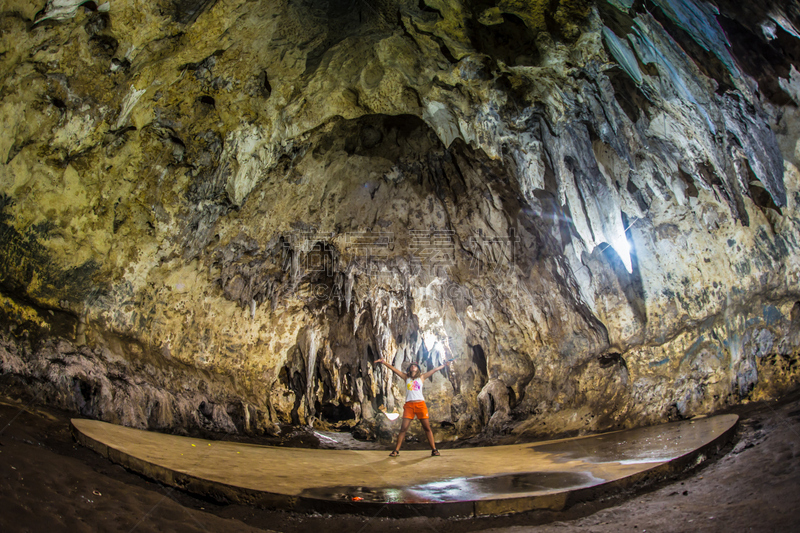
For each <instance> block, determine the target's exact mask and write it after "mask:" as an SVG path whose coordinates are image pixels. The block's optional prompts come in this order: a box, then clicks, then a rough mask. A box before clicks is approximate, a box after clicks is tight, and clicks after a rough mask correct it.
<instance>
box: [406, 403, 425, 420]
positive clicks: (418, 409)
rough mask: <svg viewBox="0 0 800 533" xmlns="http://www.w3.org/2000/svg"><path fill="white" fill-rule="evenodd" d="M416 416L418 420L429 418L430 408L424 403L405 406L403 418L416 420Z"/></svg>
mask: <svg viewBox="0 0 800 533" xmlns="http://www.w3.org/2000/svg"><path fill="white" fill-rule="evenodd" d="M414 415H416V416H417V418H428V406H427V405H425V402H424V401H422V400H420V401H418V402H406V403H405V404H404V405H403V418H410V419H411V420H414Z"/></svg>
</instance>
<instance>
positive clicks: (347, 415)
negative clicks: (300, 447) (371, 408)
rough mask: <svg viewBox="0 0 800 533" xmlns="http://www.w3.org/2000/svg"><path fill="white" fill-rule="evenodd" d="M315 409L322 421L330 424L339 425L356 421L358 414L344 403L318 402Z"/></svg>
mask: <svg viewBox="0 0 800 533" xmlns="http://www.w3.org/2000/svg"><path fill="white" fill-rule="evenodd" d="M315 408H316V409H315V410H316V411H317V414H318V415H319V417H320V419H321V420H322V421H323V422H327V423H329V424H339V423H341V422H349V421H352V420H355V419H356V412H355V411H354V410H353V408H352V407H350V406H349V405H345V404H343V403H338V404H337V403H333V402H326V403H320V402H316V404H315Z"/></svg>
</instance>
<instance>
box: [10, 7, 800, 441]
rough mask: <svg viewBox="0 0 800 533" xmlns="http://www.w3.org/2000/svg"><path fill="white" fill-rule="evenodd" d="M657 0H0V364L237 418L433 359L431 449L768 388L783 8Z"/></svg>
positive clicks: (67, 400)
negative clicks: (447, 367) (82, 0)
mask: <svg viewBox="0 0 800 533" xmlns="http://www.w3.org/2000/svg"><path fill="white" fill-rule="evenodd" d="M655 3H656V4H657V5H658V6H659V8H658V9H655V10H653V9H650V10H644V9H642V8H641V6H640V5H639V4H640V3H638V2H630V1H626V0H614V1H613V2H609V1H606V0H598V2H597V3H596V4H595V3H592V2H589V1H585V0H561V1H559V2H551V1H549V0H548V1H544V0H541V1H538V0H534V1H530V2H515V1H511V0H508V1H506V0H502V1H495V2H492V1H486V2H477V1H475V2H458V1H455V0H451V1H447V0H421V1H402V0H394V1H393V0H382V1H380V2H350V1H339V0H332V1H329V2H317V1H312V0H301V1H299V2H291V3H289V2H242V1H236V0H234V1H229V2H226V1H222V0H219V1H208V0H194V1H193V0H175V1H166V0H162V1H160V2H147V3H144V4H142V3H134V2H128V1H126V0H119V1H114V2H112V3H111V4H103V5H100V6H99V7H97V8H96V9H95V8H94V7H92V8H86V7H79V5H80V4H78V3H75V2H69V1H66V0H65V1H60V0H59V1H52V2H49V3H47V5H46V6H45V7H44V8H43V9H41V11H38V12H37V11H36V9H37V8H34V7H31V6H30V5H29V4H28V3H26V2H21V1H17V2H15V1H13V0H12V1H11V2H10V3H7V6H8V7H7V8H6V9H7V11H5V12H4V13H2V14H1V15H0V30H1V33H0V39H2V41H0V47H2V48H1V49H0V76H2V79H3V83H2V93H0V96H1V97H2V99H1V100H0V116H2V121H3V134H2V136H0V186H2V191H0V192H1V193H2V197H0V199H1V200H2V202H1V206H2V211H1V212H0V224H1V225H2V228H0V237H1V238H2V252H0V253H2V256H1V257H2V262H3V270H2V274H0V275H2V283H1V284H0V296H1V297H2V305H1V306H0V309H2V315H3V324H4V325H3V329H2V339H1V340H0V365H2V371H3V373H4V376H3V379H4V380H6V381H7V382H16V383H18V384H19V385H20V386H22V387H26V388H28V389H30V390H31V391H32V392H33V393H34V394H38V395H39V397H40V398H42V399H44V400H45V401H48V402H51V403H54V404H58V405H61V406H64V407H67V408H71V409H77V410H80V411H82V412H83V413H84V414H87V415H91V416H97V417H100V418H103V419H106V420H111V421H117V422H121V423H124V424H128V425H133V426H138V427H153V428H161V429H171V430H174V431H182V430H191V429H194V428H206V429H215V430H223V431H247V432H254V433H262V432H265V431H266V432H274V431H276V425H277V424H279V423H296V424H305V423H310V422H313V421H315V420H316V421H320V420H321V421H323V422H339V421H351V422H352V423H357V422H358V423H364V424H365V427H372V426H371V421H372V420H374V418H375V416H376V414H377V409H378V408H379V407H381V406H383V407H385V408H386V409H388V410H390V411H391V410H392V409H395V408H397V407H399V405H400V403H401V402H402V400H403V391H402V390H401V388H399V385H400V384H399V382H398V381H396V380H394V379H393V378H392V377H391V376H390V375H389V374H388V373H387V372H386V371H385V369H381V370H375V368H374V367H373V364H372V361H373V360H375V359H377V358H379V357H383V358H385V359H387V360H389V361H391V362H393V363H394V364H395V365H396V366H402V367H404V366H405V364H407V363H408V362H410V361H421V362H423V363H424V364H425V365H426V366H427V367H431V366H432V365H437V364H439V363H440V362H441V361H442V360H443V359H445V358H450V357H453V358H455V360H456V362H455V365H454V367H455V372H454V373H453V374H452V375H450V376H445V375H444V374H439V375H437V376H434V378H433V379H432V380H431V381H430V382H429V383H427V384H426V387H425V394H426V397H427V399H428V400H429V405H430V407H431V414H432V417H433V418H434V419H435V420H436V421H437V422H444V423H448V424H446V426H447V427H448V428H451V429H442V430H441V432H442V438H446V437H447V436H448V435H450V436H454V435H459V436H467V435H472V434H475V433H478V432H481V431H486V432H488V433H492V434H493V433H497V432H504V431H516V432H528V433H531V434H539V433H558V432H562V431H585V430H599V429H606V428H609V427H615V426H619V425H622V426H632V425H639V424H645V423H653V422H657V421H661V420H665V419H669V418H675V417H681V416H683V417H686V416H693V415H696V414H702V413H706V412H709V411H712V410H714V409H717V408H720V407H723V406H725V405H728V404H731V403H735V402H738V401H741V400H742V399H759V398H766V397H771V396H775V395H777V394H780V393H781V392H782V391H785V390H787V389H788V388H790V387H791V386H792V385H794V384H796V383H797V378H798V368H800V366H798V365H797V354H798V346H799V345H800V304H798V303H797V301H798V300H800V288H799V287H798V276H800V263H799V262H798V256H797V252H798V246H800V242H799V240H798V239H799V238H800V226H798V219H797V211H796V205H797V203H798V202H799V201H800V196H798V191H799V190H800V173H798V169H797V167H796V165H797V164H798V158H800V151H799V150H800V149H799V148H798V145H797V142H798V137H799V136H798V131H800V121H798V111H797V104H798V103H800V102H797V101H795V100H797V99H800V81H798V80H800V75H799V74H797V70H795V68H794V67H793V65H794V64H800V33H798V30H797V28H798V27H800V17H799V16H798V15H800V11H798V6H797V5H795V3H794V2H789V3H787V2H775V3H774V4H769V3H768V4H765V6H761V7H758V8H754V7H741V6H740V5H739V3H737V2H733V1H730V2H728V1H725V2H722V1H719V2H717V3H716V4H715V6H716V7H715V6H712V5H711V4H707V3H704V2H700V1H699V0H658V1H657V2H655ZM92 9H94V10H92ZM34 22H36V23H34ZM793 99H794V100H793ZM370 431H371V429H370Z"/></svg>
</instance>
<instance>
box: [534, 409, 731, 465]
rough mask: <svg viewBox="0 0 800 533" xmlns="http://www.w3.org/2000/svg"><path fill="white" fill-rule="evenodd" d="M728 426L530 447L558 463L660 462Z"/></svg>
mask: <svg viewBox="0 0 800 533" xmlns="http://www.w3.org/2000/svg"><path fill="white" fill-rule="evenodd" d="M728 427H730V420H729V419H726V418H725V417H714V418H707V419H700V420H697V421H684V422H675V423H672V424H664V425H660V426H651V427H646V428H638V429H631V430H627V431H620V432H616V433H606V434H604V435H595V436H593V437H589V438H585V439H575V440H569V441H562V442H554V443H547V444H533V445H531V450H532V451H534V452H537V453H548V454H553V455H555V456H556V458H555V460H556V461H557V462H567V461H574V460H581V461H584V462H587V463H595V464H598V463H622V464H640V463H660V462H664V461H671V460H672V459H675V458H677V457H680V456H682V455H685V454H687V453H689V452H691V451H692V450H694V449H695V448H696V447H697V446H698V443H702V442H705V440H706V438H705V437H707V436H708V435H718V434H720V433H722V432H723V431H725V430H727V429H728Z"/></svg>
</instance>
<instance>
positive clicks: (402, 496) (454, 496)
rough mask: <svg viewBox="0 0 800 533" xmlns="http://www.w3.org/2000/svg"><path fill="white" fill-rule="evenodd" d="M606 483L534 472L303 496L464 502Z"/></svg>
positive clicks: (569, 474) (580, 475) (587, 477)
mask: <svg viewBox="0 0 800 533" xmlns="http://www.w3.org/2000/svg"><path fill="white" fill-rule="evenodd" d="M604 481H605V480H604V479H600V478H596V477H594V476H593V475H591V474H590V473H588V472H531V473H525V474H509V475H503V476H494V477H476V478H456V479H449V480H447V481H435V482H432V483H424V484H421V485H415V486H413V487H408V488H402V489H398V488H388V489H387V488H381V489H370V488H368V487H328V488H319V489H309V490H306V491H304V492H303V496H306V497H311V498H318V499H323V500H338V501H353V502H362V501H363V502H377V503H435V502H463V501H472V500H480V499H484V498H487V497H499V496H510V495H522V494H528V495H535V494H543V493H548V492H552V491H562V490H571V489H577V488H582V487H591V486H593V485H598V484H600V483H603V482H604Z"/></svg>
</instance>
